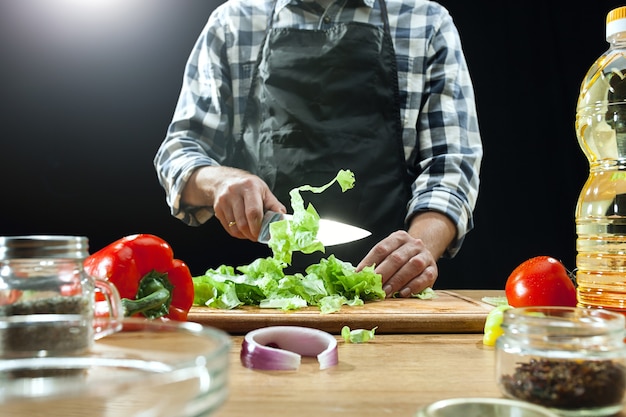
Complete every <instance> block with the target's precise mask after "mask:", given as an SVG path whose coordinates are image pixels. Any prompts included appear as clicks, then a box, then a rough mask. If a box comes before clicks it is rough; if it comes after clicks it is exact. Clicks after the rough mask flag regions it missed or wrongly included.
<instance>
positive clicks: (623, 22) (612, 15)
mask: <svg viewBox="0 0 626 417" xmlns="http://www.w3.org/2000/svg"><path fill="white" fill-rule="evenodd" d="M619 32H626V6H622V7H618V8H617V9H613V10H611V11H610V12H609V13H608V14H607V15H606V39H607V40H609V37H611V36H613V35H615V34H616V33H619Z"/></svg>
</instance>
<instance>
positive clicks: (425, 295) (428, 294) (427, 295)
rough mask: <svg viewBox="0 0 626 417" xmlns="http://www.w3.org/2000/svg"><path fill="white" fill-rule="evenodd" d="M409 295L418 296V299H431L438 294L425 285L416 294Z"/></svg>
mask: <svg viewBox="0 0 626 417" xmlns="http://www.w3.org/2000/svg"><path fill="white" fill-rule="evenodd" d="M411 297H413V298H419V299H420V300H431V299H433V298H437V297H438V295H437V293H436V292H435V290H433V289H432V288H431V287H427V288H424V289H423V290H422V291H421V292H418V293H417V294H411Z"/></svg>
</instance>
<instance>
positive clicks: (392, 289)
mask: <svg viewBox="0 0 626 417" xmlns="http://www.w3.org/2000/svg"><path fill="white" fill-rule="evenodd" d="M429 264H430V257H429V256H428V253H427V252H420V253H417V254H416V255H414V256H410V257H406V254H405V253H403V251H401V250H398V251H396V252H394V253H393V254H391V255H390V256H389V257H387V259H386V260H385V261H384V262H383V263H382V264H381V265H380V272H379V273H380V274H381V275H382V276H383V290H384V291H385V293H386V294H387V296H389V295H392V294H395V293H396V292H399V291H401V290H402V289H403V288H404V287H406V286H408V285H409V283H411V281H412V280H414V279H415V278H416V277H419V276H420V275H421V274H422V273H423V272H424V271H425V270H426V268H427V267H428V265H429ZM378 271H379V268H377V272H378ZM387 271H389V272H387ZM411 289H412V288H410V287H409V289H408V290H409V291H410V290H411ZM405 293H406V291H405ZM408 295H411V294H410V293H409V294H407V296H408Z"/></svg>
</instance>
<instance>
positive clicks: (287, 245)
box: [193, 170, 385, 314]
mask: <svg viewBox="0 0 626 417" xmlns="http://www.w3.org/2000/svg"><path fill="white" fill-rule="evenodd" d="M335 182H337V183H339V185H340V186H341V189H342V191H346V190H348V189H350V188H352V187H354V174H353V173H352V172H351V171H347V170H341V171H339V173H338V174H337V176H336V177H335V178H334V179H333V180H332V181H330V182H329V183H328V184H326V185H324V186H322V187H312V186H310V185H304V186H301V187H298V188H294V189H293V190H291V192H290V193H289V195H290V197H291V205H292V208H293V217H292V219H291V220H279V221H276V222H273V223H272V224H271V225H270V234H271V238H270V241H269V242H268V245H269V246H270V248H271V249H272V252H273V256H272V257H268V258H259V259H256V260H255V261H253V262H252V263H251V264H249V265H244V266H239V267H237V268H236V269H235V268H233V267H231V266H226V265H222V266H220V267H218V268H217V269H209V270H207V271H206V273H205V274H204V275H201V276H197V277H194V278H193V283H194V290H195V296H194V305H206V306H209V307H214V308H221V309H232V308H236V307H238V306H240V305H256V306H260V307H261V308H280V309H282V310H294V309H298V308H301V307H305V306H317V307H319V309H320V312H321V313H322V314H328V313H333V312H336V311H338V310H339V309H340V308H341V306H342V305H352V306H354V305H362V304H363V301H364V300H382V299H384V298H385V292H384V291H383V289H382V278H381V276H380V274H377V273H375V272H374V267H373V266H370V267H366V268H363V270H361V271H358V272H357V271H356V268H355V267H354V266H353V265H352V264H351V263H349V262H344V261H341V260H339V259H337V258H335V256H334V255H330V256H329V257H328V258H326V259H322V260H321V261H320V262H319V263H317V264H313V265H310V266H309V267H308V268H307V269H306V271H305V274H304V275H303V274H301V273H296V274H294V275H285V273H284V269H285V267H286V266H287V265H288V264H290V263H291V255H292V253H293V252H294V251H301V252H303V253H312V252H315V251H318V250H319V251H322V252H324V246H323V245H322V243H321V242H319V241H318V240H317V231H318V229H319V215H318V214H317V211H316V210H315V208H314V207H313V206H312V205H311V204H309V205H308V207H307V208H305V207H304V200H303V199H302V196H301V195H300V191H311V192H314V193H321V192H323V191H324V190H326V189H327V188H328V187H330V186H331V185H332V184H334V183H335Z"/></svg>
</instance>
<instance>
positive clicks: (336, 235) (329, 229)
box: [257, 211, 372, 246]
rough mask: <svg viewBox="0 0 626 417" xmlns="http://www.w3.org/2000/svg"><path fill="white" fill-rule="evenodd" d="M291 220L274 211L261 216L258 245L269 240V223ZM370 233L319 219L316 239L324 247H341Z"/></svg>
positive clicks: (286, 215) (288, 216) (288, 215)
mask: <svg viewBox="0 0 626 417" xmlns="http://www.w3.org/2000/svg"><path fill="white" fill-rule="evenodd" d="M291 218H292V215H291V214H282V213H277V212H275V211H268V212H266V213H265V215H264V216H263V221H262V223H261V232H260V233H259V238H258V239H257V240H258V242H260V243H266V244H267V242H269V240H270V223H272V222H275V221H278V220H283V219H288V220H290V219H291ZM371 234H372V233H371V232H370V231H369V230H365V229H361V228H360V227H356V226H352V225H350V224H346V223H342V222H338V221H335V220H330V219H320V222H319V230H318V231H317V239H318V240H319V241H320V242H322V245H324V246H333V245H341V244H343V243H348V242H354V241H355V240H360V239H363V238H366V237H368V236H369V235H371Z"/></svg>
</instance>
